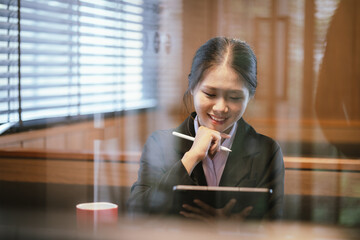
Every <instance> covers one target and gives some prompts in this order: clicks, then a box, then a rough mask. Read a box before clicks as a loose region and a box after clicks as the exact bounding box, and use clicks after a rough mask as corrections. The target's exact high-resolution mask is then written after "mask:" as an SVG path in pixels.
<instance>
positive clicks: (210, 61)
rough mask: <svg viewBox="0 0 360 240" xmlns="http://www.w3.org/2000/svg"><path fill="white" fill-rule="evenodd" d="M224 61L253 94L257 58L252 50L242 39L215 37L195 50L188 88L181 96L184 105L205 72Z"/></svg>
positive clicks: (251, 94) (255, 81) (255, 83)
mask: <svg viewBox="0 0 360 240" xmlns="http://www.w3.org/2000/svg"><path fill="white" fill-rule="evenodd" d="M224 63H225V64H227V65H228V66H229V67H231V68H232V69H233V70H234V71H235V73H236V74H238V76H239V79H243V80H244V84H245V86H246V87H247V89H248V90H249V94H250V96H254V95H255V90H256V86H257V77H256V74H257V70H256V68H257V60H256V56H255V54H254V52H253V50H252V49H251V48H250V46H249V45H248V44H247V43H246V42H244V41H241V40H238V39H230V38H226V37H215V38H212V39H210V40H208V41H207V42H206V43H205V44H204V45H202V46H201V47H200V48H199V49H198V50H197V51H196V54H195V56H194V58H193V61H192V65H191V72H190V74H189V76H188V80H189V85H188V89H187V90H186V92H185V94H184V97H183V100H184V103H185V106H187V103H186V99H187V97H188V96H189V94H190V93H191V91H192V90H194V89H195V87H196V86H197V85H198V84H199V83H200V82H201V81H202V80H203V78H204V76H205V75H206V73H207V72H208V71H209V70H210V69H212V68H213V67H216V66H220V65H222V64H224Z"/></svg>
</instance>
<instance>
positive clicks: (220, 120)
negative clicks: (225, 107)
mask: <svg viewBox="0 0 360 240" xmlns="http://www.w3.org/2000/svg"><path fill="white" fill-rule="evenodd" d="M208 115H209V117H210V119H211V120H212V122H214V123H215V124H223V123H224V122H225V121H226V119H227V118H224V117H217V116H214V115H211V114H208Z"/></svg>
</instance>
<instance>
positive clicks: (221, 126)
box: [192, 66, 249, 133]
mask: <svg viewBox="0 0 360 240" xmlns="http://www.w3.org/2000/svg"><path fill="white" fill-rule="evenodd" d="M192 95H193V98H194V107H195V111H196V113H197V116H198V118H199V122H200V125H202V126H205V127H207V128H210V129H213V130H216V131H219V132H227V133H228V132H229V131H230V130H231V127H232V126H233V124H234V123H235V122H236V121H238V120H239V119H240V118H241V117H242V115H243V114H244V112H245V109H246V106H247V104H248V102H249V90H248V89H247V88H246V87H245V85H244V84H243V81H242V80H239V77H238V75H237V74H236V73H235V72H234V71H233V70H232V69H231V68H229V67H228V66H219V67H216V68H214V69H212V70H210V72H209V73H208V74H206V75H205V77H204V79H203V80H202V81H201V82H200V83H199V84H198V85H197V86H196V87H195V89H194V90H193V91H192Z"/></svg>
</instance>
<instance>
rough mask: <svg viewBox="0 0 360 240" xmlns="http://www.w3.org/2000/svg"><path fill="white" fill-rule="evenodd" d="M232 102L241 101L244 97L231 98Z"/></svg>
mask: <svg viewBox="0 0 360 240" xmlns="http://www.w3.org/2000/svg"><path fill="white" fill-rule="evenodd" d="M230 99H231V100H234V101H240V100H241V99H242V97H230Z"/></svg>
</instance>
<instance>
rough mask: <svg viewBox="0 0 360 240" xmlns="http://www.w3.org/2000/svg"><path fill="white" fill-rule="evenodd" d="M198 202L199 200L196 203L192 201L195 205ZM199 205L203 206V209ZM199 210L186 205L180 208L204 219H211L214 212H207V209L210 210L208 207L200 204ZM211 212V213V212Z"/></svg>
mask: <svg viewBox="0 0 360 240" xmlns="http://www.w3.org/2000/svg"><path fill="white" fill-rule="evenodd" d="M199 202H201V201H200V200H198V201H196V200H194V203H195V204H197V205H198V204H199ZM201 204H203V205H202V206H204V207H205V208H202V206H201ZM198 206H199V207H200V208H198V207H194V206H191V205H188V204H184V205H183V206H182V207H183V208H184V209H185V210H187V211H188V212H191V213H194V214H198V215H201V216H204V217H207V218H209V217H211V216H212V212H214V210H209V208H211V207H210V206H209V205H207V204H205V203H203V202H201V203H200V205H198ZM211 211H212V212H211Z"/></svg>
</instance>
